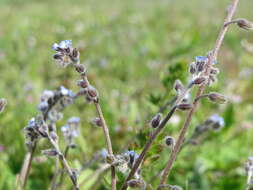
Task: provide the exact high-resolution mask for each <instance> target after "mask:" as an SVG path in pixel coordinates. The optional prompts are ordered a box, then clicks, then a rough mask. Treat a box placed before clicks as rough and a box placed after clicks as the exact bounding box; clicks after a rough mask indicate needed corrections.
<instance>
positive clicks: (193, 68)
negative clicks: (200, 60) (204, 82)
mask: <svg viewBox="0 0 253 190" xmlns="http://www.w3.org/2000/svg"><path fill="white" fill-rule="evenodd" d="M189 72H190V73H191V74H195V73H196V64H195V62H193V63H191V64H190V68H189Z"/></svg>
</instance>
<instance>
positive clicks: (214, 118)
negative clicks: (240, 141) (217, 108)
mask: <svg viewBox="0 0 253 190" xmlns="http://www.w3.org/2000/svg"><path fill="white" fill-rule="evenodd" d="M209 119H210V120H212V121H213V122H214V123H218V124H219V125H220V126H221V127H224V125H225V121H224V119H223V117H221V116H219V115H218V114H214V115H212V116H211V117H210V118H209Z"/></svg>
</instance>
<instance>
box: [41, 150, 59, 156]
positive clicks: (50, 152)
mask: <svg viewBox="0 0 253 190" xmlns="http://www.w3.org/2000/svg"><path fill="white" fill-rule="evenodd" d="M41 152H42V154H44V155H46V156H57V155H58V152H57V150H55V149H47V150H42V151H41Z"/></svg>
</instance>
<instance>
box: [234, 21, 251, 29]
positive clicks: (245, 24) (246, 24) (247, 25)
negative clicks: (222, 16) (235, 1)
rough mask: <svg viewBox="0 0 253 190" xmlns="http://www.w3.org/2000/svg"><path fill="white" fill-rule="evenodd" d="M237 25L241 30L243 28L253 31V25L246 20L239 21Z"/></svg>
mask: <svg viewBox="0 0 253 190" xmlns="http://www.w3.org/2000/svg"><path fill="white" fill-rule="evenodd" d="M236 24H237V26H239V27H240V28H243V29H245V30H253V23H252V22H250V21H248V20H246V19H244V18H241V19H238V20H237V21H236Z"/></svg>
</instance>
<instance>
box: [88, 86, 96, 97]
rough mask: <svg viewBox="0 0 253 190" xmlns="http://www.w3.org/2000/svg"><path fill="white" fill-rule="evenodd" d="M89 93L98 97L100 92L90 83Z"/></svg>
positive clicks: (90, 95)
mask: <svg viewBox="0 0 253 190" xmlns="http://www.w3.org/2000/svg"><path fill="white" fill-rule="evenodd" d="M88 95H89V97H91V98H97V97H98V92H97V90H96V88H94V87H93V86H91V85H89V86H88Z"/></svg>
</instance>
